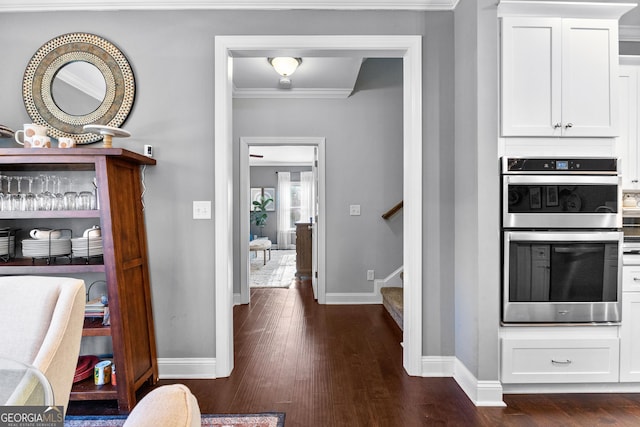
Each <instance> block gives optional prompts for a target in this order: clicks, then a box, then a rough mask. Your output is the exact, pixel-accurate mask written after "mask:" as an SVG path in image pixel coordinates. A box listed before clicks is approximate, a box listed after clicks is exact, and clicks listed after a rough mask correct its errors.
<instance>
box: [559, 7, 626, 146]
mask: <svg viewBox="0 0 640 427" xmlns="http://www.w3.org/2000/svg"><path fill="white" fill-rule="evenodd" d="M617 76H618V23H617V21H615V20H610V19H563V20H562V128H563V135H564V136H600V137H611V136H618V123H617V118H618V114H617V111H618V103H619V100H618V92H617V86H618V79H617V78H616V77H617Z"/></svg>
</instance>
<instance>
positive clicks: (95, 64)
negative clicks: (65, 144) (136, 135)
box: [22, 33, 135, 144]
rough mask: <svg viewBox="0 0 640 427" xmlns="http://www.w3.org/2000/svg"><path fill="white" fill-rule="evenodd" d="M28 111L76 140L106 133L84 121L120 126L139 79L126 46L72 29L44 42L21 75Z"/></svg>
mask: <svg viewBox="0 0 640 427" xmlns="http://www.w3.org/2000/svg"><path fill="white" fill-rule="evenodd" d="M22 95H23V99H24V105H25V107H26V109H27V114H29V117H31V120H32V121H33V122H34V123H37V124H40V125H44V126H47V127H48V128H49V133H50V135H51V136H52V137H54V138H60V137H63V136H66V137H73V138H75V140H76V143H77V144H90V143H93V142H97V141H99V140H101V139H102V138H103V136H102V135H100V134H95V133H87V132H85V131H84V130H83V126H84V125H88V124H98V125H106V126H112V127H120V126H121V125H122V124H123V123H124V121H125V120H126V118H127V116H128V115H129V113H130V112H131V108H132V107H133V100H134V98H135V80H134V77H133V71H132V70H131V66H130V65H129V62H128V61H127V58H126V57H125V56H124V55H123V54H122V52H121V51H120V50H119V49H118V48H117V47H116V46H114V45H113V44H112V43H110V42H108V41H107V40H105V39H103V38H101V37H99V36H96V35H94V34H87V33H70V34H64V35H62V36H59V37H56V38H54V39H52V40H50V41H48V42H47V43H46V44H44V45H43V46H42V47H41V48H40V49H38V51H37V52H36V53H35V54H34V55H33V57H32V58H31V60H30V61H29V64H28V65H27V69H26V70H25V73H24V79H23V81H22Z"/></svg>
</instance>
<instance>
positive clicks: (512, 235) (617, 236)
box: [504, 230, 623, 250]
mask: <svg viewBox="0 0 640 427" xmlns="http://www.w3.org/2000/svg"><path fill="white" fill-rule="evenodd" d="M504 237H505V241H506V242H510V241H518V242H611V243H616V242H617V243H619V244H620V249H621V250H622V241H623V233H622V231H598V230H593V231H588V232H584V231H576V232H571V231H505V232H504Z"/></svg>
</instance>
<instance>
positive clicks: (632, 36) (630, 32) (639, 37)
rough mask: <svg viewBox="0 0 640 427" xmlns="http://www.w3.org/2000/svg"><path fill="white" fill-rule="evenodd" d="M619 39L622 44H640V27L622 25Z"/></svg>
mask: <svg viewBox="0 0 640 427" xmlns="http://www.w3.org/2000/svg"><path fill="white" fill-rule="evenodd" d="M619 38H620V41H621V42H640V26H637V25H620V29H619Z"/></svg>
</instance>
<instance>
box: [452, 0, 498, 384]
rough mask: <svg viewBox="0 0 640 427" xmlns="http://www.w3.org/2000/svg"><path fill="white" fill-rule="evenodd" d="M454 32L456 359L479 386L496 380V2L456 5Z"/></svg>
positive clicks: (485, 0)
mask: <svg viewBox="0 0 640 427" xmlns="http://www.w3.org/2000/svg"><path fill="white" fill-rule="evenodd" d="M455 28H456V30H455V34H456V47H455V57H456V65H457V66H456V89H455V104H456V111H455V116H456V124H457V126H456V138H455V139H456V142H455V159H456V168H455V201H456V209H455V265H456V269H455V271H456V274H455V307H456V314H455V325H456V335H455V354H456V357H457V358H458V359H459V360H460V361H461V362H462V363H464V365H465V366H466V367H467V368H468V369H469V371H471V373H473V374H474V376H475V377H476V378H478V379H479V380H495V379H497V378H498V369H499V353H498V350H499V347H498V328H499V322H500V230H499V218H500V212H499V210H498V208H499V182H500V181H499V176H498V174H499V169H498V152H497V147H498V144H497V141H498V134H497V124H498V111H499V107H498V99H497V96H498V68H497V67H498V50H497V46H498V38H497V37H498V20H497V16H496V3H495V1H492V0H480V1H478V2H477V3H476V2H461V3H460V5H459V6H458V8H457V9H456V14H455ZM471 325H472V326H471Z"/></svg>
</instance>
